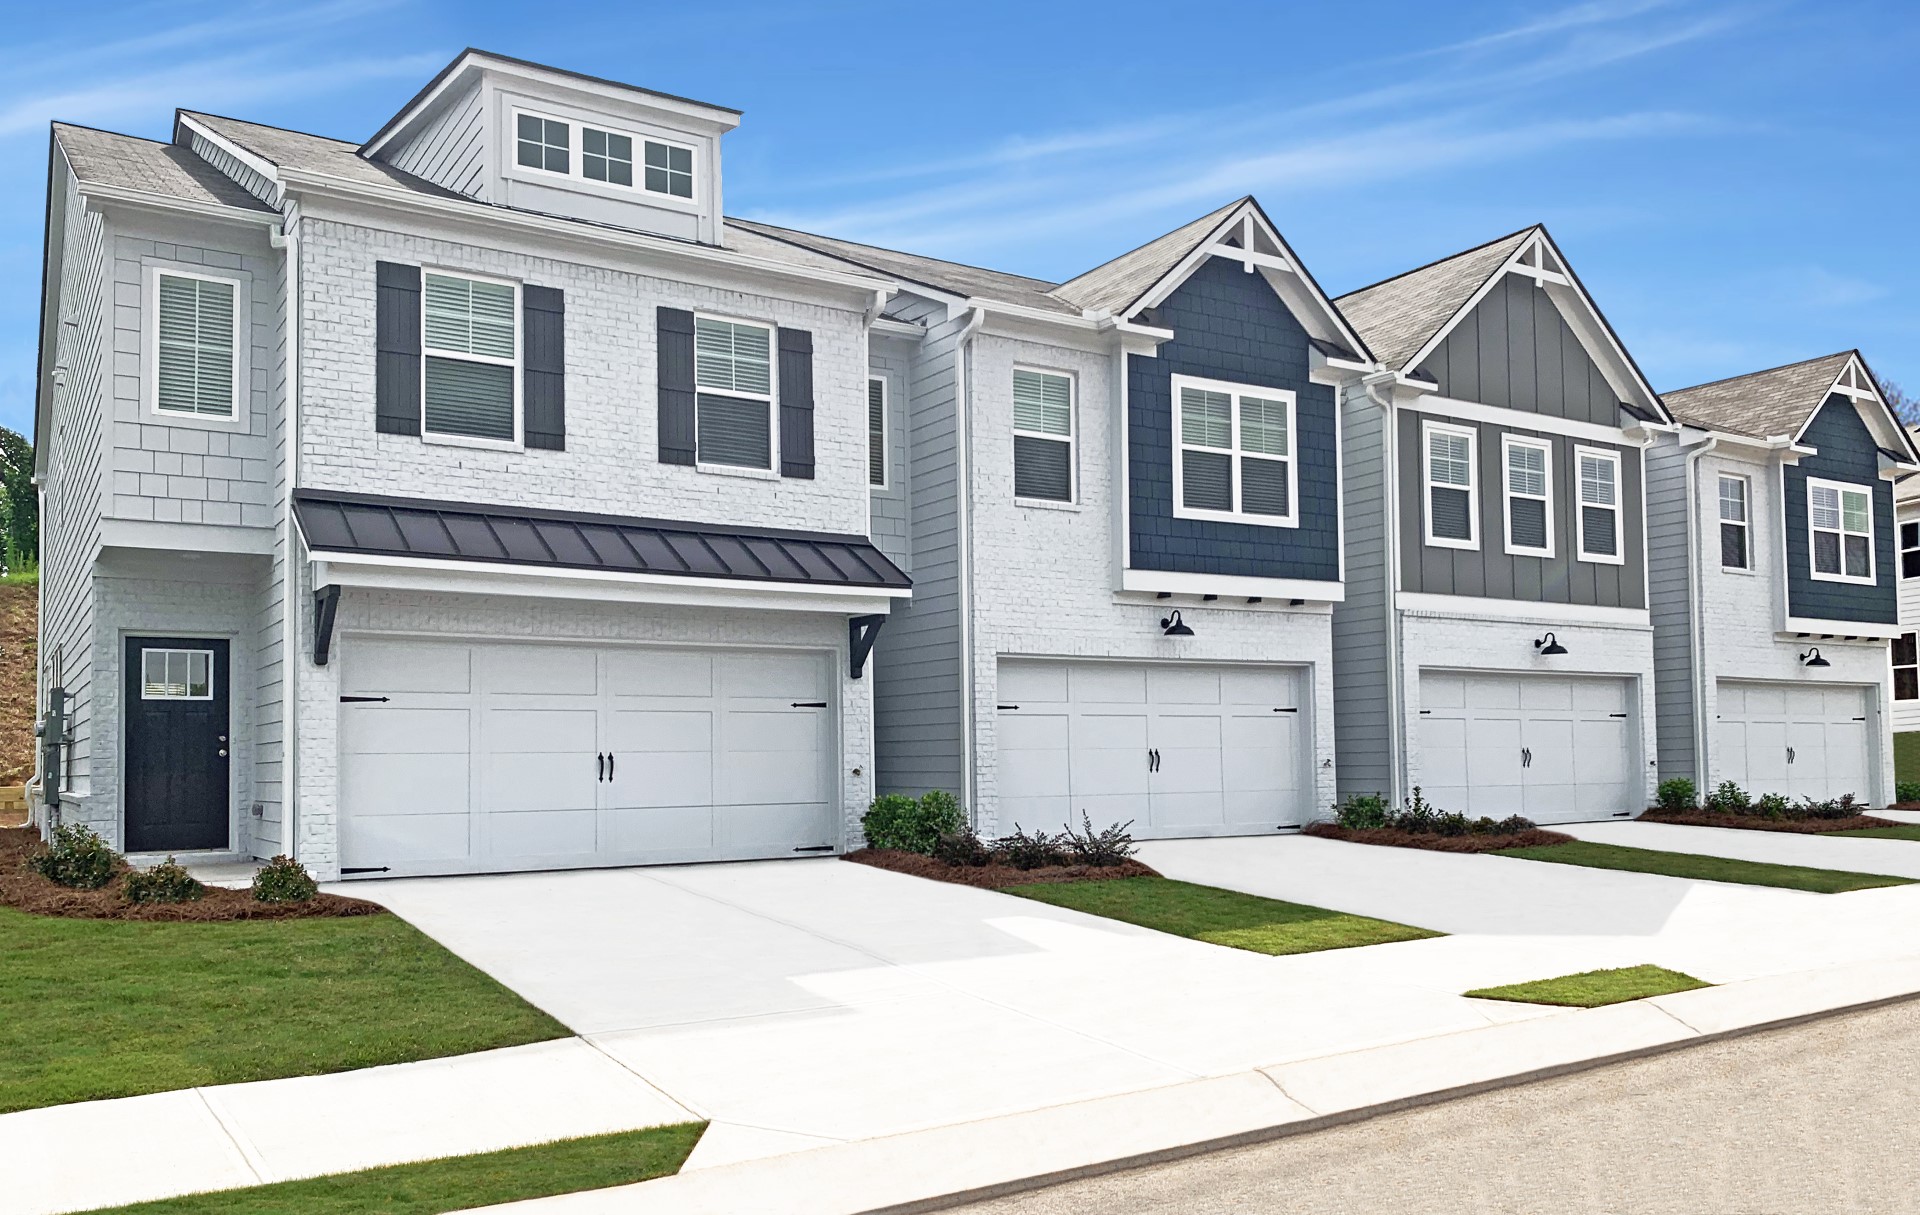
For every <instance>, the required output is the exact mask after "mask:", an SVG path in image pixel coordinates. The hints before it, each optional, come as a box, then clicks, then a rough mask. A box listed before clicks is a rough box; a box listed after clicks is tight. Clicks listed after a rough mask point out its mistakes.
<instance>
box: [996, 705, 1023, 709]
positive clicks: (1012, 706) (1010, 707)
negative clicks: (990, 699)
mask: <svg viewBox="0 0 1920 1215" xmlns="http://www.w3.org/2000/svg"><path fill="white" fill-rule="evenodd" d="M993 707H994V708H996V709H1009V710H1011V709H1018V708H1019V707H1020V706H1019V705H995V706H993Z"/></svg>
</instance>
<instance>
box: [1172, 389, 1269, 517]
mask: <svg viewBox="0 0 1920 1215" xmlns="http://www.w3.org/2000/svg"><path fill="white" fill-rule="evenodd" d="M1183 388H1195V389H1199V390H1200V391H1202V392H1219V393H1225V394H1226V395H1227V398H1228V400H1229V401H1230V402H1231V403H1230V404H1229V406H1228V408H1227V415H1228V419H1227V420H1228V428H1227V435H1228V438H1227V442H1228V446H1226V447H1224V448H1221V447H1194V448H1193V450H1195V451H1205V452H1212V453H1213V454H1215V455H1224V456H1227V457H1228V458H1230V459H1231V460H1232V461H1233V495H1234V501H1235V502H1238V501H1239V500H1240V493H1241V490H1243V489H1244V488H1245V486H1246V479H1245V478H1244V477H1242V476H1241V475H1240V463H1241V461H1242V460H1243V459H1244V458H1246V457H1247V456H1252V457H1253V458H1254V459H1256V460H1260V459H1268V460H1270V459H1273V458H1274V457H1272V456H1263V455H1261V453H1259V452H1244V451H1241V450H1240V398H1241V397H1243V396H1248V397H1258V398H1260V399H1261V400H1263V401H1284V402H1286V406H1287V454H1286V455H1285V456H1284V457H1281V458H1282V459H1285V460H1286V462H1287V513H1286V514H1284V515H1261V514H1250V513H1248V512H1247V511H1244V510H1240V509H1238V508H1236V509H1234V510H1209V509H1207V508H1205V507H1197V506H1187V505H1186V493H1185V490H1186V461H1184V460H1182V459H1181V458H1180V457H1181V455H1182V454H1183V453H1184V452H1185V451H1186V450H1187V448H1188V446H1189V445H1188V444H1187V443H1186V442H1184V441H1183V440H1182V439H1181V437H1180V391H1181V389H1183ZM1299 420H1300V408H1299V402H1298V399H1297V398H1296V397H1295V395H1294V393H1293V392H1292V390H1290V389H1286V388H1264V387H1262V386H1260V385H1258V384H1236V383H1234V382H1232V381H1230V380H1207V379H1202V378H1200V377H1199V376H1191V375H1176V376H1174V377H1173V517H1174V518H1176V519H1206V520H1211V521H1213V522H1216V523H1240V524H1245V525H1248V526H1251V527H1299V526H1300V426H1299Z"/></svg>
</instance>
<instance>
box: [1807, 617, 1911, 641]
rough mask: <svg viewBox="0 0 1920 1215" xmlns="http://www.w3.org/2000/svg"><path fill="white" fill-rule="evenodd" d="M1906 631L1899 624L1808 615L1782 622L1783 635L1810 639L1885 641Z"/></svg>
mask: <svg viewBox="0 0 1920 1215" xmlns="http://www.w3.org/2000/svg"><path fill="white" fill-rule="evenodd" d="M1902 631H1904V630H1903V629H1902V627H1901V626H1900V625H1898V624H1869V623H1867V622H1866V621H1863V620H1814V619H1811V618H1810V617H1806V616H1788V617H1787V618H1786V620H1785V621H1783V622H1782V624H1781V627H1780V633H1781V635H1782V636H1796V637H1797V635H1798V634H1801V633H1805V634H1807V635H1808V638H1807V639H1808V640H1823V641H1824V640H1828V639H1832V638H1845V637H1865V638H1868V639H1871V640H1874V641H1884V640H1887V639H1889V638H1893V637H1898V636H1899V635H1900V634H1901V632H1902Z"/></svg>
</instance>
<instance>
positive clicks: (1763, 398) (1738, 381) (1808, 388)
mask: <svg viewBox="0 0 1920 1215" xmlns="http://www.w3.org/2000/svg"><path fill="white" fill-rule="evenodd" d="M1853 356H1854V352H1853V351H1851V350H1842V351H1841V352H1840V353H1838V354H1823V355H1821V356H1820V357H1819V358H1817V359H1807V360H1806V361H1804V362H1800V363H1789V364H1787V365H1786V366H1785V367H1771V368H1768V369H1767V370H1765V371H1750V372H1748V373H1747V374H1745V375H1736V376H1731V377H1729V378H1727V379H1724V380H1714V381H1713V382H1711V383H1708V384H1696V385H1694V386H1693V387H1692V388H1680V389H1675V390H1674V391H1672V392H1663V393H1661V394H1660V396H1661V398H1662V399H1663V400H1665V401H1666V403H1667V410H1668V411H1669V412H1670V413H1672V414H1673V416H1674V418H1675V419H1676V420H1677V421H1681V422H1685V423H1687V424H1688V425H1691V426H1700V427H1704V428H1706V429H1709V430H1724V431H1728V432H1730V433H1732V434H1738V435H1748V436H1751V437H1753V438H1756V439H1770V438H1772V437H1774V436H1775V435H1794V434H1798V433H1800V428H1801V427H1802V426H1804V425H1806V423H1807V419H1808V418H1810V417H1812V416H1813V412H1814V411H1815V410H1816V409H1818V408H1820V406H1821V405H1823V404H1825V403H1826V396H1827V389H1829V388H1831V387H1832V386H1833V382H1834V381H1835V380H1836V379H1838V378H1839V377H1840V372H1841V371H1842V370H1844V369H1845V368H1846V365H1847V360H1849V359H1851V358H1852V357H1853Z"/></svg>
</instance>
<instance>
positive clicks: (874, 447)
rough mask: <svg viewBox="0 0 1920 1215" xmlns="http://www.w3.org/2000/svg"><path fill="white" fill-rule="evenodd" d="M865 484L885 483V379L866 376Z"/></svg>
mask: <svg viewBox="0 0 1920 1215" xmlns="http://www.w3.org/2000/svg"><path fill="white" fill-rule="evenodd" d="M867 484H869V485H871V486H873V487H874V488H875V489H885V488H886V485H887V380H886V377H885V376H878V375H876V376H868V377H867Z"/></svg>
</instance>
